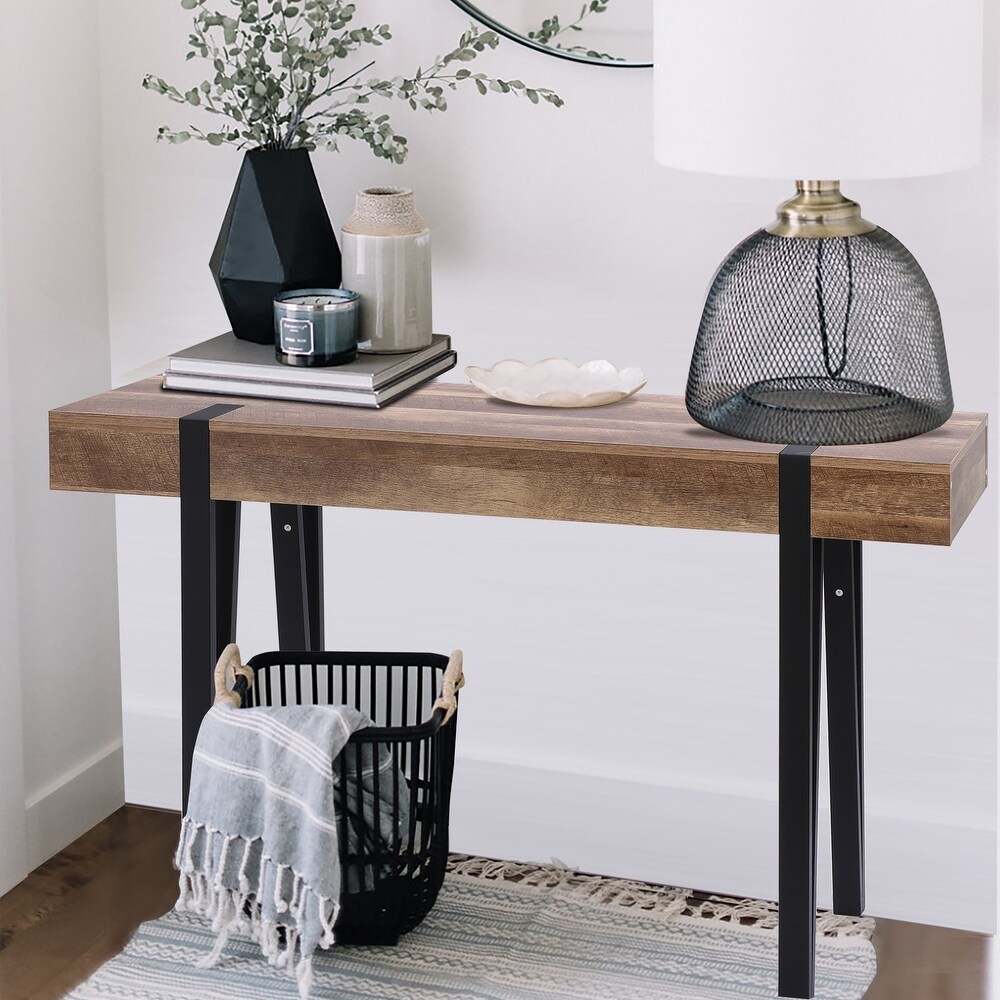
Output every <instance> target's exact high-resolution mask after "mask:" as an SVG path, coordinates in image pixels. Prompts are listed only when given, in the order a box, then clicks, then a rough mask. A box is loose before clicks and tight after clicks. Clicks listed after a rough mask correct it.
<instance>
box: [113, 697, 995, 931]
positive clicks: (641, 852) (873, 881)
mask: <svg viewBox="0 0 1000 1000" xmlns="http://www.w3.org/2000/svg"><path fill="white" fill-rule="evenodd" d="M125 746H126V749H127V753H126V757H125V775H126V780H125V794H126V799H127V801H128V802H131V803H135V804H137V805H149V806H158V807H160V808H166V809H178V808H179V807H180V719H179V717H178V716H177V715H176V714H168V713H163V714H159V713H157V712H155V711H147V712H141V713H139V712H130V711H126V713H125ZM866 819H867V829H866V833H867V838H868V851H867V863H868V909H867V912H868V913H870V914H872V915H876V916H881V917H891V918H894V919H898V920H910V921H914V922H917V923H926V924H936V925H939V926H943V927H957V928H962V929H964V930H972V931H979V932H982V933H986V934H992V933H994V931H995V923H996V889H995V885H996V857H997V855H996V832H995V831H994V830H990V829H981V828H978V827H970V826H964V825H956V824H949V823H947V822H930V821H928V820H926V819H921V818H920V817H919V815H913V816H906V817H901V816H897V815H893V814H891V813H889V812H880V811H879V808H878V803H871V802H870V803H869V808H868V811H867V817H866ZM777 828H778V809H777V803H776V802H775V801H774V800H771V799H767V798H762V797H759V796H744V795H740V794H734V793H726V792H723V791H719V790H714V791H711V792H702V791H697V790H692V789H690V788H677V787H670V786H662V785H653V784H642V783H638V782H632V781H625V780H616V779H613V778H608V777H595V776H593V775H583V774H572V773H568V772H565V771H561V770H553V769H546V768H542V767H538V768H535V767H526V766H523V765H520V764H511V763H507V762H497V761H491V760H479V759H474V758H469V757H462V756H460V757H459V761H458V763H457V765H456V772H455V786H454V790H453V793H452V815H451V846H452V849H453V850H456V851H464V852H468V853H470V854H483V855H486V856H487V857H498V858H514V859H518V860H522V861H542V862H544V861H549V860H551V859H552V858H553V857H555V858H558V859H559V860H560V861H563V862H565V863H566V864H568V865H570V866H571V867H575V868H580V869H581V870H583V871H593V872H600V873H601V874H605V875H614V876H618V877H620V878H635V879H642V880H646V881H651V882H661V883H667V884H670V885H680V886H686V887H690V888H695V889H704V890H709V891H714V892H719V893H730V894H733V895H743V896H751V897H756V898H762V899H774V898H776V895H777V871H778V852H777ZM818 896H819V905H820V906H824V907H829V906H830V905H831V903H832V889H831V878H830V838H829V813H828V812H827V811H825V810H821V811H820V843H819V886H818Z"/></svg>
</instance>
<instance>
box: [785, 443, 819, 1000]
mask: <svg viewBox="0 0 1000 1000" xmlns="http://www.w3.org/2000/svg"><path fill="white" fill-rule="evenodd" d="M813 451H815V448H813V447H810V446H803V445H789V446H788V447H786V448H785V449H784V450H783V451H782V452H781V453H780V455H779V457H778V534H779V597H778V619H779V620H778V647H779V651H778V661H779V662H778V671H779V684H780V694H779V730H780V731H779V737H778V742H779V747H778V756H779V763H778V796H779V806H778V925H779V926H778V933H779V937H778V992H779V994H780V995H781V996H782V997H798V998H808V997H812V996H813V994H814V991H815V952H816V810H817V801H818V799H817V784H818V780H819V773H818V772H819V742H818V732H819V680H820V637H821V624H822V622H821V616H822V603H821V599H820V595H821V592H822V562H823V547H822V542H820V541H819V540H817V539H814V538H813V537H812V531H811V517H810V480H811V470H810V455H811V454H812V452H813Z"/></svg>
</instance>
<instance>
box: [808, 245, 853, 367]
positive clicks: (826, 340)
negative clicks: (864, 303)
mask: <svg viewBox="0 0 1000 1000" xmlns="http://www.w3.org/2000/svg"><path fill="white" fill-rule="evenodd" d="M841 240H842V242H843V244H844V254H845V255H846V258H847V305H846V307H845V309H844V329H843V333H842V337H841V348H840V364H839V365H838V366H837V368H836V369H834V368H833V364H832V362H831V360H830V336H829V332H828V330H827V323H826V298H825V293H824V290H823V247H824V246H825V244H826V240H824V239H820V240H817V241H816V305H817V307H818V309H819V335H820V340H821V341H822V343H823V364H824V365H825V366H826V370H827V374H829V376H830V377H831V378H837V377H838V376H839V375H840V374H841V372H843V370H844V368H846V367H847V325H848V323H849V322H850V320H851V306H852V305H853V303H854V266H853V264H852V262H851V242H850V240H849V239H848V238H847V237H846V236H842V237H841Z"/></svg>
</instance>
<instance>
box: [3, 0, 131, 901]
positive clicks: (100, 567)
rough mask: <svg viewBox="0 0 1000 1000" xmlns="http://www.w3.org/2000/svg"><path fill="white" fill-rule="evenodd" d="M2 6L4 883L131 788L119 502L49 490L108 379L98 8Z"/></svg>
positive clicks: (62, 0) (7, 0) (60, 1)
mask: <svg viewBox="0 0 1000 1000" xmlns="http://www.w3.org/2000/svg"><path fill="white" fill-rule="evenodd" d="M0 14H2V28H0V102H2V103H0V173H2V187H0V217H2V220H3V226H2V230H0V252H2V258H0V288H2V292H3V299H2V304H0V324H2V341H0V351H2V353H3V357H4V361H3V372H2V374H3V381H2V392H3V414H2V426H0V436H2V443H3V467H2V475H3V483H2V496H0V519H2V525H0V532H2V541H3V556H2V606H0V610H2V614H3V628H2V632H0V642H2V655H0V733H2V743H0V753H2V766H3V772H2V781H0V788H2V793H0V832H2V834H3V845H2V849H0V855H2V858H3V863H2V867H0V892H3V891H6V889H8V888H9V887H10V886H11V885H13V884H15V883H16V882H18V881H20V879H21V878H22V877H23V876H24V875H25V874H27V872H28V871H29V870H30V869H31V868H34V867H35V866H36V865H38V864H40V863H41V862H42V861H44V860H45V859H46V858H48V857H49V856H50V855H51V854H53V853H55V852H56V851H58V850H60V849H61V848H62V847H64V846H65V845H66V844H68V843H69V842H70V841H72V840H74V839H76V837H78V836H80V834H82V833H84V832H85V831H86V830H88V829H89V828H90V827H92V826H93V825H94V824H95V823H97V822H98V821H100V820H101V819H103V818H104V816H106V815H107V814H108V813H109V812H111V811H112V810H114V809H115V808H116V807H117V806H119V805H120V804H121V803H122V802H123V801H124V792H123V782H122V751H121V699H120V695H119V686H118V670H119V667H118V643H117V640H118V635H117V630H118V609H117V590H116V565H115V551H114V544H115V533H114V505H113V501H112V499H111V498H110V497H94V496H84V495H82V494H79V495H75V494H67V493H52V492H50V491H49V488H48V417H47V412H48V410H49V408H50V407H53V406H59V405H61V404H63V403H67V402H71V401H72V400H74V399H79V398H80V397H82V396H86V395H90V394H92V393H95V392H99V391H101V390H102V389H105V388H107V386H108V384H109V382H110V363H109V340H108V322H107V299H106V287H105V270H104V253H103V247H104V224H103V206H102V177H101V163H100V156H101V147H100V132H101V126H100V107H99V103H98V101H97V100H96V97H97V94H98V92H99V87H98V47H97V46H98V33H97V17H96V4H95V3H90V2H88V3H81V2H80V0H56V2H53V3H49V4H45V5H44V9H42V8H40V7H39V5H37V4H22V3H14V2H11V0H2V2H0ZM43 49H44V55H43V54H42V51H43ZM53 67H57V68H58V72H51V71H50V70H51V69H52V68H53Z"/></svg>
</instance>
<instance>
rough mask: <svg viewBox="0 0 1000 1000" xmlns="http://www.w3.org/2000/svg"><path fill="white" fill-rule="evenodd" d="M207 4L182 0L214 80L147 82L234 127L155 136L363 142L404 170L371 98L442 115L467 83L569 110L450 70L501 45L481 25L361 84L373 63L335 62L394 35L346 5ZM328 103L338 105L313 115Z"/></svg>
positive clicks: (273, 0)
mask: <svg viewBox="0 0 1000 1000" xmlns="http://www.w3.org/2000/svg"><path fill="white" fill-rule="evenodd" d="M209 2H211V0H180V4H181V6H182V7H183V8H184V9H185V10H189V11H192V15H193V22H194V23H193V27H192V30H191V33H190V34H189V36H188V51H187V54H186V58H187V59H189V60H191V59H201V60H204V61H206V62H208V63H209V64H210V65H211V67H212V69H213V71H214V75H213V76H212V78H211V79H209V80H205V81H203V82H202V83H201V84H199V85H198V86H196V87H192V88H191V89H190V90H186V91H182V90H181V89H179V88H177V87H175V86H173V85H171V84H169V83H167V82H166V81H165V80H164V79H162V78H161V77H158V76H153V75H152V74H150V75H147V76H146V77H145V78H144V79H143V81H142V84H143V86H144V87H145V88H146V89H147V90H151V91H153V92H154V93H158V94H162V95H163V96H164V97H166V98H167V99H168V100H170V101H173V102H174V103H176V104H184V105H187V106H189V107H190V108H197V109H199V110H200V111H203V112H205V113H207V114H211V115H215V116H218V117H221V118H225V119H228V120H229V121H228V123H226V124H224V125H222V126H221V127H220V128H219V129H218V130H217V131H206V130H203V129H201V128H199V127H197V126H194V125H189V126H187V127H186V128H182V129H177V130H175V129H172V128H169V127H167V126H164V127H162V128H160V129H159V131H158V133H157V137H158V138H159V139H162V140H164V141H166V142H171V143H182V142H187V141H188V140H190V139H197V140H200V141H203V142H208V143H210V144H211V145H213V146H219V145H222V144H223V143H231V144H233V145H236V146H238V147H240V148H259V149H298V148H302V149H318V148H321V147H322V148H325V149H331V150H335V149H337V148H338V140H339V139H340V138H341V137H343V138H350V139H357V140H360V141H362V142H364V143H366V144H367V145H368V146H369V148H370V149H371V150H372V152H373V153H374V154H375V155H376V156H379V157H382V158H385V159H390V160H392V161H393V162H395V163H402V162H403V161H404V160H405V159H406V154H407V151H408V150H407V141H406V138H405V137H404V136H402V135H400V134H399V133H398V132H397V131H396V129H395V127H394V126H393V124H392V121H391V120H390V118H389V115H387V114H381V115H377V116H375V115H373V114H372V113H371V112H370V111H369V110H368V109H367V107H366V106H367V105H368V104H369V103H370V102H371V101H372V100H373V99H376V98H381V99H384V100H399V101H403V102H405V103H406V104H407V105H408V106H409V107H410V108H413V109H418V108H422V109H424V110H426V111H444V110H446V109H447V107H448V105H447V101H446V100H445V96H444V95H445V90H455V89H457V88H458V87H460V86H462V85H463V84H466V83H468V85H469V86H475V87H476V89H477V90H478V91H479V92H480V93H482V94H486V93H489V92H490V91H495V92H497V93H504V94H515V95H518V96H523V97H526V98H527V99H528V100H529V101H530V102H531V103H533V104H538V103H539V102H540V101H544V102H547V103H549V104H552V105H554V106H556V107H559V106H561V105H562V103H563V102H562V99H561V98H560V97H559V96H558V95H557V94H555V93H553V92H552V91H550V90H544V89H540V88H533V87H528V86H526V85H525V84H524V83H523V82H522V81H520V80H501V79H499V78H494V77H490V76H488V75H486V74H485V73H475V74H474V73H472V72H471V71H470V70H468V69H466V68H462V69H459V70H457V71H451V70H449V69H448V67H450V66H451V65H452V63H456V62H459V63H461V62H470V61H472V60H473V59H475V58H477V57H478V56H479V55H480V54H482V53H483V52H485V51H486V50H488V49H494V48H496V47H497V45H498V44H499V37H498V36H497V35H496V33H495V32H492V31H486V30H483V29H480V28H478V27H476V26H471V27H470V29H469V30H468V31H466V32H465V33H464V34H463V35H462V36H461V38H460V39H459V43H458V45H457V47H456V48H455V49H453V50H452V51H451V52H449V53H447V54H446V55H444V56H438V57H437V58H436V59H435V60H434V62H433V63H431V65H430V67H429V68H428V69H427V70H423V69H417V71H416V72H415V73H413V74H412V75H410V76H400V77H394V78H393V79H389V80H386V79H380V78H373V79H370V80H368V81H367V82H364V83H362V82H360V81H359V80H358V78H359V76H360V75H361V74H362V73H364V72H365V71H366V70H369V69H370V68H371V67H372V66H373V65H374V60H369V61H367V62H365V64H364V65H362V66H360V67H359V68H358V69H353V70H351V71H349V72H347V73H342V74H336V73H335V72H334V66H335V64H336V61H337V60H338V59H346V58H349V57H350V56H352V55H353V54H355V53H356V52H358V51H360V50H361V49H364V48H366V47H380V46H381V45H383V44H384V43H385V42H387V41H389V40H390V39H391V38H392V32H391V31H390V29H389V26H388V25H387V24H381V23H380V24H374V25H370V26H359V25H356V24H354V23H353V22H354V17H355V14H356V6H355V4H354V3H351V2H349V0H230V7H229V9H228V10H227V12H225V13H224V12H222V11H219V10H214V9H211V8H210V7H209V6H208V3H209ZM590 2H591V3H598V4H601V3H603V4H606V3H608V2H609V0H590ZM331 97H333V98H335V99H334V100H332V101H330V102H329V103H326V104H324V105H323V106H322V107H321V108H316V105H317V104H319V103H320V102H323V101H324V100H325V99H327V98H331ZM313 108H316V109H315V110H312V111H310V109H313ZM307 112H309V113H307Z"/></svg>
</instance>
